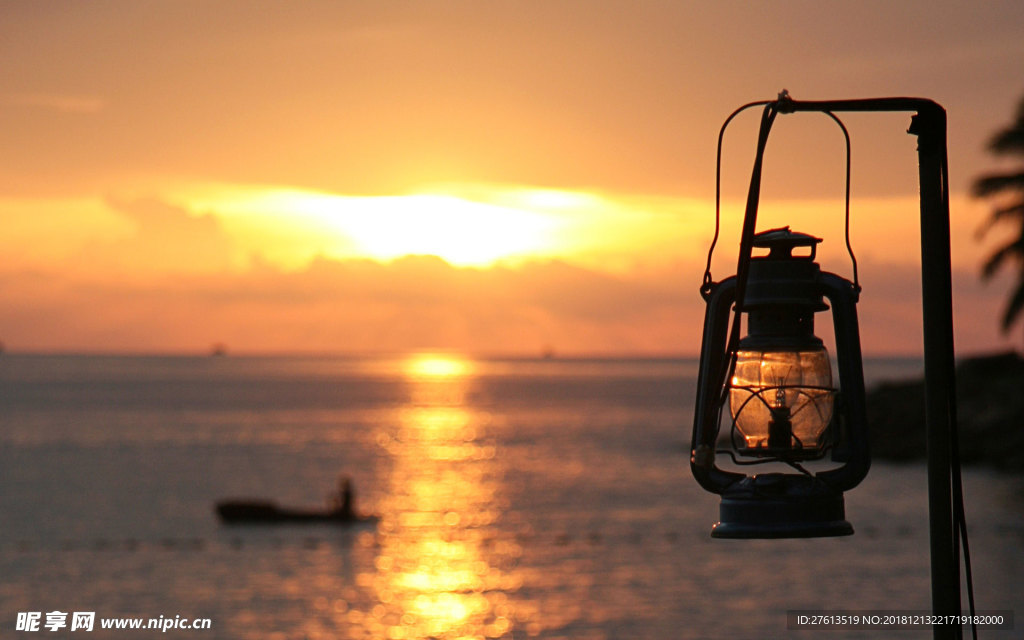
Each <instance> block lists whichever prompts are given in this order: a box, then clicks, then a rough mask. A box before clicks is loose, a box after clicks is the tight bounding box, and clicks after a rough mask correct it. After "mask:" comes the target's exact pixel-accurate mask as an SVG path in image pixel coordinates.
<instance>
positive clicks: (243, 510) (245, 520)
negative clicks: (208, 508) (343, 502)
mask: <svg viewBox="0 0 1024 640" xmlns="http://www.w3.org/2000/svg"><path fill="white" fill-rule="evenodd" d="M214 510H215V511H216V512H217V516H218V517H219V518H220V519H221V521H223V522H224V524H317V523H321V524H334V525H354V524H362V523H373V522H377V520H378V519H379V518H378V517H377V516H371V515H359V514H356V513H353V512H352V511H350V510H349V511H346V510H343V509H289V508H285V507H280V506H278V505H277V503H275V502H271V501H269V500H221V501H219V502H217V504H216V506H215V509H214Z"/></svg>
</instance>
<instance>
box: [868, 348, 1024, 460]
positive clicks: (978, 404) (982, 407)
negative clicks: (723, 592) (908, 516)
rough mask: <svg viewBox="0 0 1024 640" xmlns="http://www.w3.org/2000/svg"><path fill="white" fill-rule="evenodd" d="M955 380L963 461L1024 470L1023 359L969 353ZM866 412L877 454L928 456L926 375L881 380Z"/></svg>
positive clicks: (900, 457)
mask: <svg viewBox="0 0 1024 640" xmlns="http://www.w3.org/2000/svg"><path fill="white" fill-rule="evenodd" d="M956 383H957V384H956V386H957V418H958V420H957V421H958V423H959V444H960V460H961V461H962V462H963V463H964V464H976V465H985V466H990V467H994V468H997V469H1001V470H1005V471H1014V472H1024V358H1021V357H1020V356H1019V355H1017V354H1016V353H1012V352H1010V353H1000V354H995V355H985V356H977V357H972V358H966V359H964V360H962V361H961V362H960V363H958V364H957V367H956ZM867 415H868V432H869V437H870V442H871V455H872V457H874V458H876V459H887V460H900V461H904V460H919V459H924V457H925V423H924V381H923V380H910V381H903V382H885V383H882V384H879V385H878V386H877V387H875V388H874V389H872V390H871V391H869V392H868V396H867Z"/></svg>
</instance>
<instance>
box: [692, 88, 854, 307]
mask: <svg viewBox="0 0 1024 640" xmlns="http://www.w3.org/2000/svg"><path fill="white" fill-rule="evenodd" d="M787 100H790V97H789V93H788V92H787V91H785V90H783V91H782V93H780V94H779V98H778V100H760V101H757V102H749V103H747V104H745V105H743V106H742V107H740V108H738V109H736V110H735V111H733V112H732V113H731V114H729V117H728V118H726V119H725V122H723V123H722V127H721V129H719V130H718V147H717V153H716V156H715V233H714V235H713V236H712V238H711V246H710V247H709V248H708V259H707V265H706V266H705V268H704V279H703V282H702V283H701V287H700V292H701V296H703V298H704V299H705V300H707V298H708V296H709V295H710V294H711V289H712V286H713V285H714V281H713V280H712V277H711V259H712V257H713V255H714V253H715V246H716V245H717V244H718V236H719V232H720V230H721V211H722V141H723V140H724V138H725V130H726V129H727V128H728V127H729V124H730V123H731V122H732V121H733V119H734V118H735V117H736V116H738V115H739V114H740V113H742V112H744V111H746V110H747V109H750V108H752V107H759V106H772V107H774V108H775V109H778V107H779V105H781V104H782V103H783V102H784V101H787ZM783 113H785V111H783ZM822 113H824V114H825V115H827V116H828V117H829V118H832V120H833V121H834V122H835V123H836V124H837V125H839V129H840V130H841V131H842V132H843V139H844V141H845V143H846V188H845V198H844V201H845V202H844V205H845V207H844V208H845V215H844V231H845V236H846V251H847V253H848V254H849V255H850V262H851V263H852V264H853V288H854V292H855V293H857V294H858V295H859V294H860V291H861V286H860V278H859V276H858V270H857V256H856V255H854V253H853V245H852V244H851V243H850V165H851V159H850V158H851V153H850V148H851V144H850V132H849V131H848V130H847V128H846V125H845V124H843V121H842V120H840V119H839V117H838V116H836V115H835V114H834V113H832V112H831V111H823V112H822ZM773 118H774V116H773ZM769 126H770V125H769ZM759 161H760V159H758V160H756V161H755V162H759Z"/></svg>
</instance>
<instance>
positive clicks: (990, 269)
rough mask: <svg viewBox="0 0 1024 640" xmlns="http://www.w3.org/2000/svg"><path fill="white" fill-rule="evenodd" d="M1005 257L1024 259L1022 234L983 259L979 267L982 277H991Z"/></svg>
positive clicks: (1023, 237) (1023, 238)
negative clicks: (982, 263) (983, 261)
mask: <svg viewBox="0 0 1024 640" xmlns="http://www.w3.org/2000/svg"><path fill="white" fill-rule="evenodd" d="M1007 258H1013V259H1016V260H1017V261H1024V235H1022V236H1020V237H1018V238H1017V239H1016V240H1011V241H1010V242H1007V243H1006V244H1004V245H1003V246H1001V247H999V248H998V249H996V250H995V251H993V252H992V255H990V256H989V257H988V259H987V260H985V264H984V265H983V266H982V268H981V275H982V277H983V278H985V279H988V278H991V277H992V276H993V275H994V274H995V272H996V271H998V270H999V268H1000V267H1001V266H1003V262H1004V261H1006V259H1007Z"/></svg>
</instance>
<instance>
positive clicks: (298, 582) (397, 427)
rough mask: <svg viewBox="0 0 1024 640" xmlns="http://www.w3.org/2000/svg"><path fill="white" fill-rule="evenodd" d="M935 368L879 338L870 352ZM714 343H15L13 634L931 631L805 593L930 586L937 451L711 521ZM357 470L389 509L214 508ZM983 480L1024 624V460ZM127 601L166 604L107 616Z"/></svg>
mask: <svg viewBox="0 0 1024 640" xmlns="http://www.w3.org/2000/svg"><path fill="white" fill-rule="evenodd" d="M921 367H922V365H921V363H920V362H919V361H918V360H916V359H875V360H872V359H869V360H868V361H867V363H866V365H865V374H866V376H867V379H868V383H869V385H870V384H875V383H877V382H879V381H881V380H885V379H899V378H905V377H908V376H913V375H916V374H919V373H920V371H921ZM696 369H697V363H696V362H695V361H694V360H692V359H621V358H616V359H600V358H561V357H554V358H536V359H530V358H483V357H471V356H467V355H464V354H457V353H446V352H438V353H426V352H424V353H409V354H392V355H375V356H363V357H326V356H323V357H320V356H317V357H313V356H273V357H256V356H235V355H230V356H225V357H210V356H203V357H185V356H152V357H150V356H104V355H29V354H16V353H5V354H3V355H2V356H0V629H2V632H0V637H3V638H33V637H39V638H72V639H74V638H81V639H83V640H84V639H88V638H96V639H105V638H117V639H125V640H127V639H129V638H156V637H160V638H163V637H167V638H195V639H196V640H213V639H224V640H229V639H230V640H247V639H252V640H257V639H259V640H291V639H296V640H298V639H310V640H319V639H327V638H341V639H344V638H375V639H376V638H385V639H392V640H403V639H426V638H437V639H441V638H444V639H449V638H452V639H454V638H524V639H525V638H542V639H550V640H555V639H562V638H565V639H570V638H571V639H588V640H598V639H612V638H628V639H633V638H638V639H644V638H651V639H676V638H684V639H685V638H729V639H737V638H757V639H765V638H786V639H790V638H818V637H825V638H830V639H837V640H838V639H843V638H880V637H899V638H929V637H932V633H931V631H928V630H920V629H918V630H899V631H891V630H890V631H879V630H878V629H872V628H867V629H865V628H861V629H845V630H844V629H838V628H829V627H828V626H827V625H826V626H822V627H819V628H816V629H815V628H812V629H797V628H793V625H792V618H791V614H792V613H793V612H796V611H803V612H807V611H814V612H818V613H820V614H822V615H840V614H843V613H844V612H845V613H850V612H853V613H857V614H863V615H870V614H878V613H880V612H882V613H887V614H888V613H892V612H896V613H901V614H907V615H911V614H919V613H926V612H927V611H928V609H929V608H930V602H931V599H930V598H931V597H930V570H929V554H928V507H927V488H926V477H925V476H926V474H925V468H924V465H923V464H922V463H911V464H893V463H888V462H884V461H875V462H874V463H873V465H872V469H871V472H870V474H869V475H868V477H867V479H866V480H865V481H864V482H863V483H862V484H861V485H860V486H858V487H856V488H854V489H853V490H851V491H849V492H848V493H847V494H846V510H847V519H848V520H849V521H850V522H851V523H852V524H853V527H854V529H855V530H856V533H855V534H854V535H853V536H849V537H843V538H825V539H803V540H746V541H742V540H718V539H712V538H711V537H710V535H709V534H710V531H711V526H712V524H713V523H714V522H715V521H716V520H717V518H718V497H717V496H715V495H712V494H709V493H707V492H705V491H704V490H702V489H701V488H700V487H699V486H698V485H697V483H696V482H695V481H694V479H693V477H692V475H691V473H690V469H689V454H688V449H689V440H690V429H691V425H692V415H693V404H694V395H695V391H696ZM992 446H993V447H997V446H999V443H997V442H993V443H992ZM341 477H348V478H349V479H350V480H351V482H352V485H353V487H354V489H355V499H356V509H357V510H358V511H360V512H362V513H365V514H373V515H376V516H377V517H378V519H377V520H375V521H371V522H366V523H360V524H356V525H353V526H349V527H339V526H336V525H329V524H305V525H296V524H292V525H278V526H253V525H248V526H238V525H234V526H232V525H227V524H223V523H221V522H220V521H219V520H218V519H217V517H216V515H215V513H214V504H215V503H216V502H217V501H218V500H221V499H225V498H253V499H263V500H273V501H275V502H277V503H278V504H280V505H283V506H291V507H304V508H323V507H325V505H326V504H327V501H328V498H329V494H331V493H332V492H335V491H336V490H337V487H338V484H339V478H341ZM964 485H965V504H966V511H967V529H968V532H969V541H970V550H971V560H972V570H973V587H974V591H975V597H976V602H977V607H978V609H979V610H983V611H986V612H999V613H1000V614H1003V615H1005V614H1009V615H1010V616H1012V615H1013V614H1014V613H1015V614H1016V616H1017V620H1016V622H1015V624H1014V625H1013V628H1012V629H1002V630H995V629H992V628H986V627H985V626H984V625H983V626H982V627H981V628H980V629H979V634H980V636H979V637H982V638H1018V639H1019V638H1024V588H1022V587H1024V483H1022V480H1021V478H1018V477H1014V476H1008V475H1001V474H999V473H996V472H994V471H991V470H986V469H981V468H967V469H965V470H964ZM964 606H965V607H966V606H967V600H966V590H965V592H964ZM89 614H91V619H90V615H89ZM132 620H137V621H139V622H138V624H140V625H147V624H151V623H150V621H153V622H155V623H156V626H157V627H159V628H156V629H154V628H149V629H147V628H145V627H144V626H143V628H138V629H132V628H127V627H126V628H104V626H111V625H115V624H121V625H122V626H125V625H130V624H132V622H131V621H132ZM822 620H824V618H823V619H822ZM62 623H63V626H61V624H62ZM48 624H49V626H47V625H48ZM1005 626H1006V623H1005V622H1004V627H1005ZM72 627H75V628H74V629H72ZM33 629H38V630H33Z"/></svg>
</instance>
